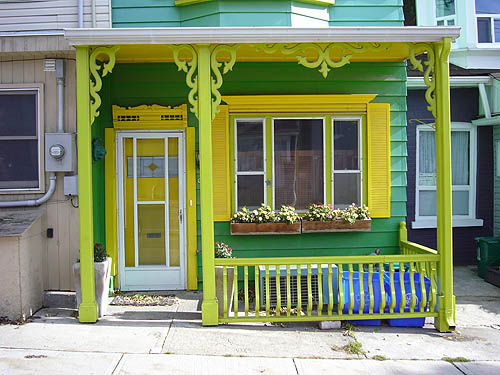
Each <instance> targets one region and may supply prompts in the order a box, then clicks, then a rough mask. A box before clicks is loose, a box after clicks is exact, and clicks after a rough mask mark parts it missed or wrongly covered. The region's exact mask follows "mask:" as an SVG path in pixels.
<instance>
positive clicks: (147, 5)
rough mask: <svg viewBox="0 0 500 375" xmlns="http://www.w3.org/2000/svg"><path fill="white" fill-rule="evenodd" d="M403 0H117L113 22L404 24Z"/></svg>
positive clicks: (149, 24) (169, 24)
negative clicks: (184, 0)
mask: <svg viewBox="0 0 500 375" xmlns="http://www.w3.org/2000/svg"><path fill="white" fill-rule="evenodd" d="M402 3H403V2H402V0H337V1H336V3H335V5H334V6H326V5H320V4H310V3H305V2H301V1H292V0H252V1H243V0H214V1H208V2H204V3H199V4H192V5H187V6H181V7H176V6H175V4H174V0H142V1H139V0H113V1H112V18H113V27H179V26H184V27H194V26H199V27H219V26H296V27H304V26H316V27H321V26H324V27H327V26H403V8H402Z"/></svg>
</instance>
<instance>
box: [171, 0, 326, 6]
mask: <svg viewBox="0 0 500 375" xmlns="http://www.w3.org/2000/svg"><path fill="white" fill-rule="evenodd" d="M209 1H213V0H175V6H176V7H181V6H185V5H193V4H199V3H206V2H209ZM297 1H299V2H302V3H312V4H319V5H326V6H331V5H334V4H335V0H297Z"/></svg>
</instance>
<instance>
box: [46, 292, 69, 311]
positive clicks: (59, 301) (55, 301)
mask: <svg viewBox="0 0 500 375" xmlns="http://www.w3.org/2000/svg"><path fill="white" fill-rule="evenodd" d="M43 306H44V307H62V308H67V309H74V308H76V295H75V292H67V291H59V290H46V291H45V292H44V293H43Z"/></svg>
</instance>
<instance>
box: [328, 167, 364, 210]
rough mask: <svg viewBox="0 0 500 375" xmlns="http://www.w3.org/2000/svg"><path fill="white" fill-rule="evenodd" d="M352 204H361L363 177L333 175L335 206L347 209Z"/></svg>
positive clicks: (347, 174)
mask: <svg viewBox="0 0 500 375" xmlns="http://www.w3.org/2000/svg"><path fill="white" fill-rule="evenodd" d="M352 203H356V204H357V205H360V204H361V175H360V174H359V173H335V174H334V175H333V205H334V206H335V208H345V207H347V206H349V205H350V204H352Z"/></svg>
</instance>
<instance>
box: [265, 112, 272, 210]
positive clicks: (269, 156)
mask: <svg viewBox="0 0 500 375" xmlns="http://www.w3.org/2000/svg"><path fill="white" fill-rule="evenodd" d="M265 127H266V128H265V131H266V144H265V145H264V147H265V148H264V158H265V160H266V179H267V180H268V181H271V183H270V184H266V194H267V195H266V199H267V205H268V206H272V205H273V204H274V202H273V182H274V176H273V152H272V149H273V117H272V116H269V115H268V116H266V121H265Z"/></svg>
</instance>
